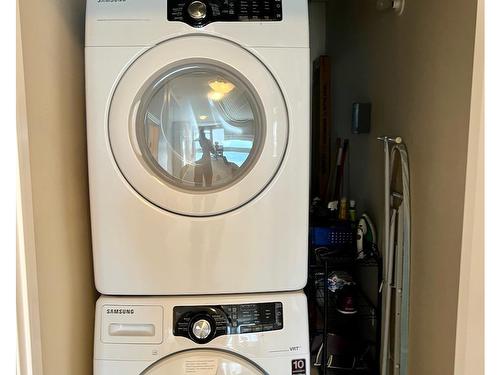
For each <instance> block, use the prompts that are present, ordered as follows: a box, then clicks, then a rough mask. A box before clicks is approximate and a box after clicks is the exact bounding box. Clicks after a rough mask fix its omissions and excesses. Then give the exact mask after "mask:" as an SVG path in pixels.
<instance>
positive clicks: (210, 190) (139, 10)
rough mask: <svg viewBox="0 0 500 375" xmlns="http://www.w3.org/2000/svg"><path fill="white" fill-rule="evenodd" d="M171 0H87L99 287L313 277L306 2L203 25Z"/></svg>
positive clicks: (206, 289)
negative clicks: (180, 16) (170, 7)
mask: <svg viewBox="0 0 500 375" xmlns="http://www.w3.org/2000/svg"><path fill="white" fill-rule="evenodd" d="M171 1H172V0H169V1H165V0H149V1H142V0H127V1H113V2H106V1H98V0H91V1H88V2H87V20H86V47H85V59H86V90H87V129H88V162H89V183H90V200H91V219H92V238H93V254H94V272H95V282H96V287H97V289H98V290H99V291H100V292H101V293H103V294H113V295H173V294H182V295H186V294H216V293H245V292H270V291H289V290H299V289H301V288H302V287H303V286H304V285H305V283H306V277H307V227H308V222H307V220H308V181H309V86H310V84H309V41H308V20H307V19H308V16H307V2H306V1H305V0H304V1H302V0H300V1H283V5H282V20H281V21H265V22H264V21H262V22H260V21H259V22H254V21H249V22H212V23H208V24H206V25H204V26H202V27H193V26H191V25H188V24H186V23H183V22H180V21H169V20H168V19H167V18H168V17H167V13H168V12H167V4H168V3H169V2H171ZM265 3H266V2H265ZM168 14H170V13H168ZM210 77H222V78H220V79H219V78H216V79H215V81H214V79H212V78H210ZM228 77H229V78H228ZM204 79H206V80H208V84H209V85H210V87H212V83H213V82H215V84H216V85H219V86H217V87H216V88H215V89H214V92H215V94H216V95H219V97H211V96H210V95H211V94H210V92H209V93H208V94H207V95H206V96H205V92H202V93H201V94H200V87H201V86H200V82H202V83H203V82H204V81H203V80H204ZM210 79H212V80H211V81H210ZM225 80H226V81H230V85H229V86H228V85H227V82H226V81H225ZM231 81H232V83H231ZM165 82H166V83H165ZM221 82H222V83H221ZM214 87H215V86H214ZM206 88H207V89H210V88H209V87H208V85H207V87H206ZM162 90H163V91H162ZM231 90H232V91H231ZM201 91H202V90H201ZM228 91H229V93H227V92H228ZM214 92H212V94H213V93H214ZM193 93H194V94H193ZM190 95H191V96H190ZM237 95H238V96H237ZM221 96H222V97H224V98H223V99H222V100H221V99H220V97H221ZM207 98H208V99H207ZM156 102H158V103H160V104H155V103H156ZM210 111H211V112H210ZM188 112H190V114H188ZM189 116H191V117H189ZM202 119H203V120H202ZM211 121H212V122H211ZM176 129H177V130H176ZM179 129H180V130H179ZM200 129H202V130H200ZM155 132H156V133H155ZM202 132H203V133H204V134H205V133H206V134H207V135H209V136H210V137H209V138H210V142H211V143H212V145H213V144H214V141H215V142H216V140H217V138H216V137H217V136H219V137H222V138H220V139H221V143H222V146H223V147H224V150H222V148H221V149H220V150H219V151H220V153H219V154H216V153H215V152H214V150H213V149H212V150H211V151H210V152H208V151H206V149H204V148H203V147H202V146H201V148H200V146H199V145H201V144H202V140H201V138H202V135H201V133H202ZM155 134H156V135H155ZM172 134H174V135H173V136H172ZM179 134H180V135H179ZM217 134H219V135H217ZM220 134H226V135H225V136H224V135H220ZM227 134H229V135H227ZM155 137H156V138H155ZM175 137H177V138H175ZM224 137H226V138H224ZM163 138H165V139H167V140H166V141H163V143H162V141H161V140H158V139H163ZM174 138H175V140H174ZM151 139H153V140H154V141H151ZM155 142H156V143H155ZM169 142H170V143H169ZM215 145H216V146H217V144H215ZM242 145H243V146H242ZM162 150H163V151H162ZM165 150H167V151H165ZM216 151H217V150H216ZM162 153H163V154H162ZM158 155H160V156H158ZM232 155H237V157H239V158H240V159H241V160H240V161H237V160H236V159H234V160H231V157H232ZM238 155H239V156H238ZM162 158H163V159H162ZM190 158H191V159H190ZM207 160H210V162H208V165H209V169H210V170H209V172H206V169H204V168H205V167H204V166H206V165H207V164H203V163H207ZM238 163H240V164H241V165H237V164H238ZM210 165H211V166H210ZM209 173H211V174H213V177H210V176H209ZM197 175H198V177H196V176H197ZM207 176H208V177H207ZM232 176H233V177H232ZM234 176H236V177H234ZM209 177H210V179H212V178H213V182H212V181H210V182H207V181H209V180H208V178H209ZM221 181H222V182H221Z"/></svg>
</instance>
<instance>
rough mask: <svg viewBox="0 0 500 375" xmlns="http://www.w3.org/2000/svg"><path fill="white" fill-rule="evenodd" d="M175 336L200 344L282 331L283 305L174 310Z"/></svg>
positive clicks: (267, 304)
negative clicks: (245, 334)
mask: <svg viewBox="0 0 500 375" xmlns="http://www.w3.org/2000/svg"><path fill="white" fill-rule="evenodd" d="M173 316H174V336H183V337H187V338H189V339H191V340H193V341H194V342H196V343H199V344H206V343H207V342H209V341H211V340H213V339H214V338H215V337H218V336H222V335H236V334H242V333H258V332H268V331H276V330H280V329H282V328H283V304H282V303H281V302H266V303H255V304H242V305H216V306H176V307H174V314H173Z"/></svg>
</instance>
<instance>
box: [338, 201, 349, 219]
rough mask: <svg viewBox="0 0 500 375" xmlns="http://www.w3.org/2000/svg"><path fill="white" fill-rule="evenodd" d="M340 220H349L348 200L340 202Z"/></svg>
mask: <svg viewBox="0 0 500 375" xmlns="http://www.w3.org/2000/svg"><path fill="white" fill-rule="evenodd" d="M339 220H347V198H345V197H344V198H342V199H341V200H340V210H339Z"/></svg>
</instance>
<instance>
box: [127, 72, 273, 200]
mask: <svg viewBox="0 0 500 375" xmlns="http://www.w3.org/2000/svg"><path fill="white" fill-rule="evenodd" d="M261 113H262V105H261V104H260V103H259V102H258V99H257V97H256V95H255V94H254V93H253V92H252V91H251V89H250V87H249V86H248V85H247V84H246V83H244V82H243V81H242V80H241V79H240V78H238V77H236V76H235V75H234V74H232V73H231V72H229V71H227V70H225V69H223V68H221V67H218V66H213V65H208V64H193V65H187V66H183V67H182V68H178V69H173V70H172V71H167V72H166V73H164V74H162V75H160V76H159V77H158V78H157V79H156V81H154V82H153V83H152V84H150V86H149V88H147V89H146V91H145V92H144V94H143V95H142V99H141V103H140V105H139V110H138V115H137V125H136V131H137V139H138V143H139V147H140V150H141V154H142V155H143V157H144V158H145V161H146V163H147V165H148V167H149V168H150V170H151V171H152V172H153V173H154V174H156V175H157V176H158V177H159V178H161V179H162V180H164V181H165V182H166V183H168V184H171V185H172V186H173V187H175V188H178V189H183V190H189V191H194V192H204V191H210V190H218V189H224V188H226V187H228V186H230V185H232V184H233V183H235V182H236V181H238V180H239V179H241V178H242V177H243V176H244V175H245V174H246V172H247V171H248V170H249V169H251V168H252V166H253V164H254V161H255V160H256V159H257V158H258V155H259V153H260V151H261V149H262V144H263V143H264V136H265V129H264V124H263V121H262V115H261Z"/></svg>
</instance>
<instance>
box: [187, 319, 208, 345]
mask: <svg viewBox="0 0 500 375" xmlns="http://www.w3.org/2000/svg"><path fill="white" fill-rule="evenodd" d="M192 332H193V335H194V337H196V338H197V339H199V340H205V339H206V338H207V337H208V336H210V334H211V333H212V325H211V324H210V322H209V321H208V320H205V319H200V320H198V321H196V322H195V323H194V324H193V328H192Z"/></svg>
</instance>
